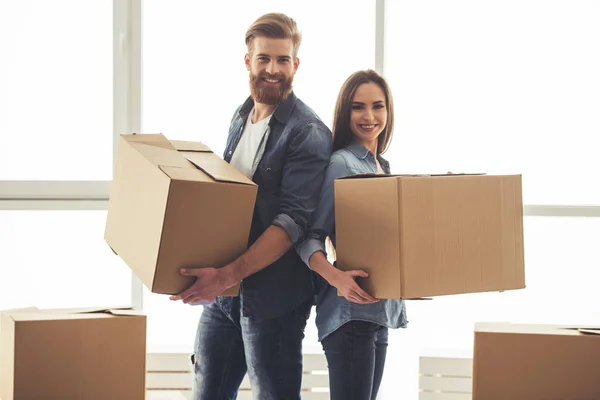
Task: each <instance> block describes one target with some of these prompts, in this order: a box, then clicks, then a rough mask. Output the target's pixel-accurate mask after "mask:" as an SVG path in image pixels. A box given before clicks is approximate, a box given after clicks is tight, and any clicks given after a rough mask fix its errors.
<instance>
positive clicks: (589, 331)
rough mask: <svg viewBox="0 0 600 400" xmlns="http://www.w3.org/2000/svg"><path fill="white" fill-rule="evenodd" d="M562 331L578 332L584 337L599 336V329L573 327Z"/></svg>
mask: <svg viewBox="0 0 600 400" xmlns="http://www.w3.org/2000/svg"><path fill="white" fill-rule="evenodd" d="M564 329H569V330H574V331H578V332H579V333H583V334H586V335H600V327H573V328H564Z"/></svg>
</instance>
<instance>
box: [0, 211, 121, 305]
mask: <svg viewBox="0 0 600 400" xmlns="http://www.w3.org/2000/svg"><path fill="white" fill-rule="evenodd" d="M105 221H106V211H2V210H0V243H1V244H2V251H1V252H0V309H10V308H20V307H30V306H36V307H38V308H62V307H66V308H74V307H88V306H122V305H130V304H131V270H130V269H129V268H128V267H127V266H126V265H125V264H124V263H123V262H122V261H121V259H120V258H119V257H118V256H116V255H115V254H114V253H113V252H112V250H111V249H110V247H109V246H108V245H107V244H106V242H105V241H104V224H105Z"/></svg>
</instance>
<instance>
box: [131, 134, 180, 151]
mask: <svg viewBox="0 0 600 400" xmlns="http://www.w3.org/2000/svg"><path fill="white" fill-rule="evenodd" d="M121 136H122V137H123V139H125V140H126V141H128V142H131V143H143V144H148V145H150V146H156V147H162V148H164V149H169V150H175V147H174V146H173V145H172V144H171V142H169V140H168V139H167V138H166V137H165V136H164V135H163V134H162V133H156V134H153V133H144V134H138V133H134V134H131V135H121Z"/></svg>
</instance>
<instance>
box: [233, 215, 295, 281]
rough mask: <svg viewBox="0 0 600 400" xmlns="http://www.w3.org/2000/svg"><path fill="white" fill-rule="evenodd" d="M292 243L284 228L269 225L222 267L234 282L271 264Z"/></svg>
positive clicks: (290, 246) (289, 247)
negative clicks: (237, 255) (247, 247)
mask: <svg viewBox="0 0 600 400" xmlns="http://www.w3.org/2000/svg"><path fill="white" fill-rule="evenodd" d="M293 245H294V244H293V243H292V241H291V239H290V237H289V235H288V234H287V232H286V231H285V230H283V229H282V228H280V227H278V226H276V225H271V226H269V227H268V228H267V230H266V231H264V232H263V234H262V235H260V237H259V238H258V239H257V240H256V242H254V244H252V246H250V248H249V249H248V250H247V251H246V252H245V253H244V254H242V255H241V256H240V257H238V258H237V259H236V260H235V261H233V262H232V263H231V264H229V265H227V266H225V267H224V268H226V269H227V270H228V272H229V275H230V276H231V279H232V280H233V282H234V283H236V282H239V281H241V280H242V279H244V278H246V277H248V276H250V275H252V274H255V273H256V272H258V271H260V270H262V269H263V268H266V267H267V266H269V265H271V264H272V263H274V262H275V261H277V260H278V259H279V258H280V257H281V256H283V255H284V254H285V253H286V252H287V251H288V250H289V249H291V248H292V246H293Z"/></svg>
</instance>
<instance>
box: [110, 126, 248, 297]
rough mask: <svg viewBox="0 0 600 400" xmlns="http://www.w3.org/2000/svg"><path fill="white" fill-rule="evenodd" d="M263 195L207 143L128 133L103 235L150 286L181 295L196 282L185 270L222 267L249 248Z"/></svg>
mask: <svg viewBox="0 0 600 400" xmlns="http://www.w3.org/2000/svg"><path fill="white" fill-rule="evenodd" d="M256 193H257V185H256V184H255V183H254V182H252V181H251V180H250V179H248V178H247V177H246V176H244V175H243V174H242V173H241V172H239V171H238V170H236V169H235V168H234V167H233V166H232V165H230V164H228V163H227V162H225V161H224V160H223V159H222V158H220V157H218V156H217V155H215V154H214V153H213V152H212V151H211V150H210V149H209V148H208V147H206V146H205V145H203V144H202V143H198V142H183V141H169V140H167V139H166V138H165V137H164V136H163V135H161V134H134V135H121V137H120V139H119V146H118V155H117V160H116V164H115V173H114V180H113V183H112V187H111V193H110V200H109V204H108V217H107V221H106V229H105V235H104V237H105V240H106V242H107V243H108V244H109V245H110V247H111V248H112V249H113V251H114V252H115V253H116V254H118V255H119V256H120V257H121V258H122V259H123V260H124V261H125V263H126V264H127V265H128V266H129V267H130V268H131V269H132V270H133V272H134V273H135V274H136V275H137V276H138V277H139V278H140V280H141V281H142V282H143V283H144V285H146V287H148V289H150V291H152V292H154V293H162V294H177V293H180V292H181V291H183V290H185V289H186V288H188V287H189V286H190V285H191V284H192V283H193V282H194V278H193V277H185V276H182V275H181V274H180V272H179V269H180V268H181V267H188V268H198V267H222V266H224V265H226V264H227V263H229V262H231V261H233V260H234V259H235V258H237V257H238V256H239V255H241V254H242V253H243V252H244V251H245V250H246V249H247V246H248V236H249V233H250V224H251V222H252V215H253V212H254V203H255V201H256ZM238 290H239V285H236V286H234V287H233V288H231V289H229V290H227V291H226V292H225V293H224V294H225V295H232V296H235V295H237V294H238Z"/></svg>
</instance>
